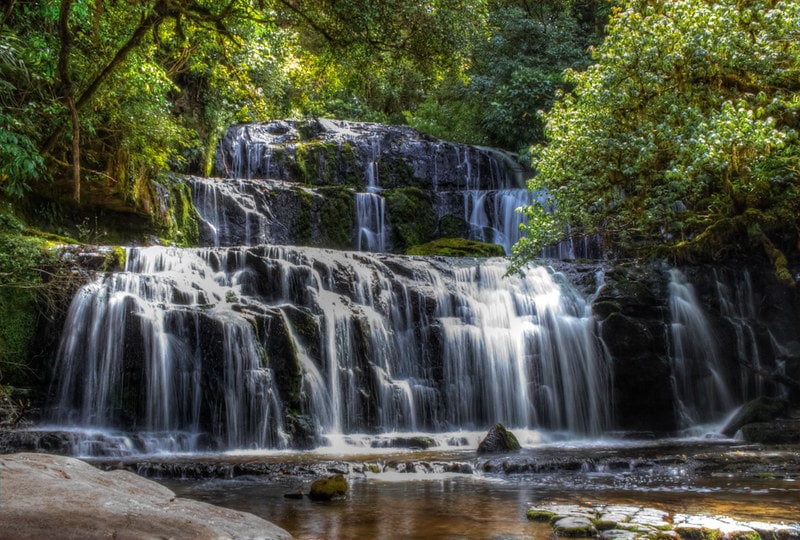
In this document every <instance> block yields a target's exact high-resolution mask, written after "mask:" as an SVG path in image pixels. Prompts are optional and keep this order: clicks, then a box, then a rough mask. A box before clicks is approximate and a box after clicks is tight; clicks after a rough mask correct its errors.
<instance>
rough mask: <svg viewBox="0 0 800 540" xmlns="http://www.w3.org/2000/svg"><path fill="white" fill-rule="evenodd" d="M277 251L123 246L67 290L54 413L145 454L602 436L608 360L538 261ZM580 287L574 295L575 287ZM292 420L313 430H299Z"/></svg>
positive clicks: (582, 311)
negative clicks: (466, 437)
mask: <svg viewBox="0 0 800 540" xmlns="http://www.w3.org/2000/svg"><path fill="white" fill-rule="evenodd" d="M506 269H507V263H506V262H505V261H503V260H500V259H492V260H488V261H485V262H483V263H481V264H480V265H477V266H476V265H474V264H464V265H463V266H457V267H455V268H452V267H450V266H448V265H447V264H444V263H442V262H436V261H429V260H424V259H409V258H402V257H394V256H388V255H384V256H380V257H375V256H367V255H363V254H358V253H354V252H332V251H327V250H319V249H310V248H304V249H302V250H301V249H297V248H288V247H267V246H261V247H255V248H249V249H244V248H242V249H227V250H223V249H174V248H143V249H131V250H130V252H129V262H128V264H127V267H126V269H125V271H124V272H119V273H115V274H110V275H108V276H106V277H104V278H101V279H98V280H97V281H95V282H93V283H91V284H89V285H87V286H86V287H84V288H83V289H82V290H81V292H80V293H79V294H78V295H77V296H76V297H75V300H74V302H73V305H72V307H71V309H70V313H69V317H68V320H67V323H66V327H65V331H64V338H63V343H62V346H61V350H60V352H59V357H58V362H57V368H56V369H57V371H58V376H57V377H56V380H57V381H58V388H57V392H56V394H57V396H58V398H57V402H56V403H55V404H54V411H55V419H56V421H57V422H58V423H61V424H73V425H79V426H83V427H85V428H105V429H117V430H122V431H133V432H141V435H138V436H137V440H138V441H143V440H147V441H151V442H150V443H149V446H148V445H144V444H143V443H141V442H140V443H139V444H140V445H141V446H145V447H146V448H145V449H146V450H153V449H157V448H162V449H163V448H165V447H166V448H169V449H173V450H174V442H173V439H174V433H181V434H183V438H182V440H183V443H182V446H181V449H183V450H199V449H204V448H280V447H283V446H285V445H287V444H288V445H297V444H300V443H298V441H300V440H302V439H303V437H307V438H310V439H311V440H312V441H313V442H312V444H319V443H320V442H321V441H322V439H321V437H325V436H336V435H342V434H344V435H347V434H356V433H383V432H417V431H424V432H433V433H436V432H443V431H452V430H459V429H485V428H486V427H487V426H489V425H492V424H493V423H495V422H498V421H501V422H504V423H506V424H507V425H508V426H510V427H512V428H530V429H533V428H547V429H552V430H566V431H570V432H573V433H576V434H592V433H598V432H600V431H601V430H603V429H605V428H607V427H608V426H609V422H610V412H609V411H610V405H609V401H610V400H609V399H608V393H609V388H608V386H609V373H608V367H607V364H606V360H605V358H604V357H603V356H602V354H601V353H600V351H599V349H598V346H597V343H596V340H595V338H594V335H593V331H592V330H593V326H592V325H593V323H592V319H591V317H590V316H589V314H588V308H587V305H586V303H585V302H584V301H583V300H582V299H580V297H579V296H577V295H576V294H575V293H572V294H568V295H564V294H562V292H563V291H564V288H565V287H567V285H566V284H565V283H558V282H557V279H558V276H554V275H553V274H551V273H550V272H549V271H547V270H546V269H544V268H535V269H532V270H531V271H530V272H529V273H528V275H526V276H525V277H524V278H523V277H510V278H504V277H503V275H504V274H505V272H506ZM576 299H577V300H576ZM299 419H305V420H304V422H306V423H305V424H304V425H306V426H312V427H310V428H308V429H310V430H311V433H305V434H304V433H300V431H301V428H299V427H298V426H299V425H301V424H303V422H300V421H299Z"/></svg>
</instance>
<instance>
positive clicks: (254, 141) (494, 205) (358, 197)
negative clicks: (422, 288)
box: [192, 120, 531, 253]
mask: <svg viewBox="0 0 800 540" xmlns="http://www.w3.org/2000/svg"><path fill="white" fill-rule="evenodd" d="M301 130H305V131H309V130H312V131H314V130H315V131H314V132H315V135H314V137H316V139H314V140H313V142H306V140H307V139H306V138H304V137H306V136H307V135H301V133H300V131H301ZM315 152H316V153H315ZM310 155H313V156H314V157H315V159H309V158H308V156H310ZM304 160H306V161H304ZM309 169H313V170H314V171H317V172H319V174H320V178H316V177H315V178H314V180H313V182H312V183H314V184H319V185H325V186H342V185H347V186H348V187H349V188H351V189H352V190H353V191H352V193H353V197H354V205H353V206H354V216H353V217H354V220H353V225H354V227H355V231H354V233H353V235H352V238H353V239H354V242H353V244H352V246H351V247H352V248H353V249H357V250H359V251H372V252H383V251H387V250H390V249H391V248H392V245H391V242H390V236H391V235H390V232H391V231H390V223H391V221H392V216H391V215H390V209H389V208H388V207H387V204H386V199H385V195H386V193H385V192H384V191H385V190H389V189H405V188H409V187H413V188H414V189H422V190H425V191H426V192H427V193H428V197H429V199H430V201H431V204H432V206H433V213H434V214H435V215H436V220H437V221H440V220H442V219H443V218H444V217H445V216H450V217H452V218H456V219H458V220H461V221H462V222H463V224H464V226H465V229H466V231H465V232H464V235H465V236H466V237H468V238H471V239H475V240H482V241H485V242H492V243H497V244H499V245H502V246H503V247H504V249H505V250H506V253H510V250H511V246H512V245H514V243H516V241H517V240H518V239H519V237H520V231H519V226H520V224H521V223H523V222H524V219H525V217H524V214H520V213H518V212H517V211H516V210H517V208H519V207H520V206H526V205H528V204H530V201H531V197H530V195H529V193H528V191H527V190H526V189H525V176H526V174H527V172H526V171H525V170H524V169H523V168H522V167H521V166H520V164H519V163H517V162H516V160H515V159H514V158H513V156H511V155H509V154H508V153H505V152H502V151H500V150H497V149H491V148H482V147H470V146H466V145H458V144H453V143H447V142H444V141H438V140H435V139H430V138H428V137H425V136H423V135H421V134H419V133H417V132H415V131H413V130H410V129H408V128H403V127H400V126H393V127H387V126H379V125H377V124H368V123H351V122H338V121H331V120H317V121H315V123H314V124H313V125H306V126H301V125H300V124H298V123H296V122H270V123H268V124H260V125H241V126H234V127H233V128H231V130H230V131H229V133H228V135H227V136H226V137H225V139H224V140H223V142H222V144H221V146H220V152H219V154H218V159H217V170H218V172H219V173H221V174H223V175H224V176H226V177H227V178H228V180H224V181H217V182H208V181H203V180H200V179H198V180H195V181H194V182H193V183H192V184H193V193H194V196H195V205H196V207H197V208H198V210H199V211H200V213H201V216H202V218H203V220H204V221H205V222H206V223H207V224H208V227H209V228H211V229H214V228H221V229H224V228H225V227H226V225H223V224H219V221H218V220H219V219H222V220H223V221H224V220H225V219H228V216H227V215H224V212H225V210H224V209H220V204H219V202H217V201H219V200H221V199H229V200H233V201H235V202H234V204H233V208H232V209H229V210H228V213H229V214H232V215H233V216H235V218H236V220H238V221H242V220H244V219H249V217H250V214H249V213H248V212H247V211H246V209H250V208H258V209H261V208H262V205H261V204H260V202H259V201H260V200H262V199H264V198H265V197H264V192H271V191H273V190H275V189H276V185H275V183H274V181H275V180H283V181H286V180H288V181H290V182H307V180H308V178H307V177H305V176H303V175H299V176H298V171H299V170H304V171H306V173H308V170H309ZM382 171H383V172H382ZM314 174H316V172H315V173H314ZM382 174H383V175H384V176H386V177H385V178H381V175H382ZM322 176H324V178H322ZM242 179H258V181H263V182H264V185H263V186H262V187H261V190H260V191H259V190H258V189H255V188H253V187H252V186H251V185H250V184H247V183H243V180H242ZM225 184H230V185H228V186H225V187H223V186H224V185H225ZM278 187H280V188H281V189H283V186H278ZM306 187H310V186H306ZM209 189H211V190H213V189H219V190H220V192H219V193H213V192H211V191H209ZM224 190H227V191H229V192H231V193H224V194H223V193H222V191H224ZM236 190H238V192H239V193H238V195H233V192H234V191H236ZM246 198H253V199H255V202H250V203H245V202H244V199H246ZM289 206H292V209H291V210H286V209H284V208H281V207H279V206H276V205H274V204H273V205H271V206H268V207H267V211H266V212H265V213H264V216H263V219H264V220H265V221H266V222H267V225H266V226H265V227H262V229H264V228H266V229H267V230H270V224H277V225H278V226H280V225H282V224H284V223H286V222H288V221H290V220H291V219H290V217H289V216H285V214H286V212H290V213H295V214H296V213H297V211H298V210H297V209H296V208H294V206H293V205H289ZM237 207H241V208H242V209H244V210H245V211H243V210H241V209H239V208H237ZM312 213H313V212H312ZM227 227H229V228H230V226H227ZM273 228H274V227H273ZM223 236H225V235H224V234H223ZM232 236H234V235H232V234H228V235H227V237H228V238H231V237H232ZM240 236H243V235H240ZM251 236H252V235H251ZM262 237H263V235H262ZM255 238H256V239H258V238H261V237H257V236H256V237H255ZM268 238H269V241H274V235H271V236H270V235H268ZM259 241H261V240H259ZM244 243H246V242H244V239H242V241H241V242H226V241H224V240H222V241H220V243H219V244H218V245H240V244H244ZM250 243H251V244H252V243H254V242H250ZM256 243H257V242H256ZM279 243H281V242H279Z"/></svg>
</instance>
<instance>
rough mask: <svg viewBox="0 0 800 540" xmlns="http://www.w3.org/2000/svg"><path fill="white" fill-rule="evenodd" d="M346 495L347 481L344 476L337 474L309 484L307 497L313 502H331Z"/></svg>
mask: <svg viewBox="0 0 800 540" xmlns="http://www.w3.org/2000/svg"><path fill="white" fill-rule="evenodd" d="M346 494H347V480H345V478H344V475H342V474H337V475H334V476H329V477H327V478H320V479H319V480H315V481H314V483H313V484H311V489H310V490H309V492H308V497H309V498H310V499H312V500H314V501H331V500H333V499H339V498H341V497H344V496H345V495H346Z"/></svg>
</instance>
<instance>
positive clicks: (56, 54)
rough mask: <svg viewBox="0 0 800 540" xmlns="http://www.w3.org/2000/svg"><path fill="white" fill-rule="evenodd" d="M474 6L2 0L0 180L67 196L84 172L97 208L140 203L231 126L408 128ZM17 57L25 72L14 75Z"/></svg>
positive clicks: (280, 0)
mask: <svg viewBox="0 0 800 540" xmlns="http://www.w3.org/2000/svg"><path fill="white" fill-rule="evenodd" d="M484 5H485V0H430V1H428V2H422V3H419V2H401V1H388V2H361V1H355V0H352V1H350V0H348V1H342V0H337V1H332V0H330V1H329V0H324V1H310V0H225V1H223V2H215V1H212V0H190V1H183V0H181V1H178V0H135V1H134V0H130V1H127V2H117V1H112V0H46V1H43V2H11V3H9V4H8V6H6V7H5V8H4V10H3V12H2V24H1V25H0V45H1V47H0V70H2V72H3V74H4V75H5V74H7V73H9V74H11V73H12V72H14V73H13V74H15V75H17V76H16V77H15V78H12V79H10V80H9V81H8V83H6V82H5V81H4V82H3V84H0V104H1V105H2V107H3V108H2V109H0V120H2V128H3V131H0V138H2V140H3V141H5V142H6V143H8V145H7V146H6V147H5V148H4V149H3V150H2V152H3V156H4V157H6V154H8V156H7V157H8V158H9V159H8V160H4V164H3V169H2V175H3V176H0V178H2V179H3V182H4V184H3V185H4V187H5V191H6V192H7V193H14V194H21V193H23V192H24V191H25V190H26V189H27V188H28V186H29V185H31V183H33V182H35V180H36V179H37V178H38V177H43V176H46V175H45V174H44V173H45V172H46V173H50V176H52V177H54V178H56V179H61V180H65V179H67V178H71V182H70V183H71V185H72V189H71V195H72V197H73V198H75V199H76V200H77V199H80V192H81V187H80V186H81V179H82V177H83V180H84V185H87V186H89V187H91V190H90V191H91V193H92V194H93V197H95V199H97V198H98V197H97V195H98V193H99V194H100V197H99V198H100V199H103V196H104V194H107V193H108V192H110V191H116V192H118V195H121V196H122V197H123V198H124V199H126V200H127V201H129V202H131V203H133V205H134V206H135V205H137V204H139V202H138V201H139V199H140V198H141V197H143V193H144V192H146V191H148V190H149V191H150V192H151V197H152V196H153V195H152V193H153V190H152V186H150V187H148V186H149V180H148V179H150V178H152V177H153V176H155V175H156V174H157V173H158V172H160V171H163V170H165V169H172V170H178V171H192V172H199V173H204V172H208V169H209V164H210V162H211V160H212V157H213V149H214V147H215V145H216V141H217V139H218V137H219V136H220V135H221V132H222V131H223V130H224V128H225V127H227V126H228V125H230V124H231V123H234V122H239V121H257V120H265V119H267V118H269V117H275V116H279V115H287V114H290V113H297V114H298V115H316V114H326V113H331V112H332V113H342V114H343V115H345V116H357V117H362V118H363V117H372V118H384V119H387V118H394V119H399V120H402V115H401V114H400V112H401V111H402V110H403V109H405V108H408V107H412V108H413V107H415V106H416V104H417V103H418V102H419V101H420V100H421V99H422V97H421V96H422V95H423V93H424V91H425V89H426V88H429V87H431V86H433V85H434V84H435V80H436V78H437V77H438V74H439V73H441V72H442V71H443V70H444V69H447V68H449V67H451V66H453V65H455V64H458V63H459V62H460V61H461V60H462V58H463V56H464V51H465V50H466V48H467V47H468V44H469V42H470V40H472V39H473V37H474V35H475V32H476V31H478V29H480V28H481V25H482V23H483V18H482V14H483V11H482V10H483V6H484ZM454 28H459V31H457V32H454V31H453V29H454ZM23 44H24V45H23ZM17 60H19V64H20V65H22V66H24V68H25V69H28V70H30V71H31V72H32V75H33V76H31V77H28V78H27V80H25V78H24V77H19V76H18V75H19V72H20V71H21V70H23V68H20V67H19V65H18V62H17ZM23 95H24V96H25V97H26V99H25V100H23V99H22V98H21V97H18V96H23ZM70 128H71V129H70ZM36 148H38V151H37V150H35V149H36ZM195 148H199V150H195ZM6 163H8V164H6ZM87 179H88V180H89V182H88V184H86V182H85V181H86V180H87ZM62 184H63V182H61V183H59V185H62ZM83 202H84V203H86V202H87V201H83ZM142 206H144V207H146V206H147V204H145V203H142Z"/></svg>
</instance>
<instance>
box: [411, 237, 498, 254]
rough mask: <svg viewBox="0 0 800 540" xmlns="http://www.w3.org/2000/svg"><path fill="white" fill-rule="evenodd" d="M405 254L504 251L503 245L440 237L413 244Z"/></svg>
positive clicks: (496, 252)
mask: <svg viewBox="0 0 800 540" xmlns="http://www.w3.org/2000/svg"><path fill="white" fill-rule="evenodd" d="M406 254H407V255H418V256H422V257H436V256H439V257H504V256H505V254H506V253H505V250H504V249H503V246H500V245H498V244H490V243H487V242H478V241H477V240H465V239H463V238H440V239H439V240H434V241H433V242H428V243H427V244H422V245H418V246H413V247H411V248H409V249H407V250H406Z"/></svg>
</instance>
